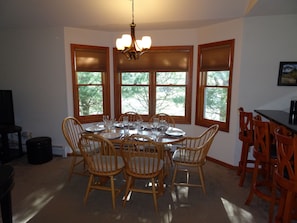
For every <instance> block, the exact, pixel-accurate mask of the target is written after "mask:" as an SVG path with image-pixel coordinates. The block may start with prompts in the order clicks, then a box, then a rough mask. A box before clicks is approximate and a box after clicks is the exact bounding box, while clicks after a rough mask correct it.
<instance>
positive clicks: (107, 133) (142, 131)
mask: <svg viewBox="0 0 297 223" xmlns="http://www.w3.org/2000/svg"><path fill="white" fill-rule="evenodd" d="M85 130H86V132H91V133H94V134H99V135H101V136H103V137H104V138H106V139H108V140H110V141H111V142H112V143H113V145H114V146H115V148H116V149H118V148H120V145H121V143H122V140H123V139H124V137H125V136H127V135H132V134H139V135H145V136H148V137H149V138H151V139H152V140H154V141H155V142H157V143H159V144H160V145H162V148H163V149H164V161H165V166H164V174H163V179H162V183H161V184H159V192H160V194H162V193H163V192H164V187H166V185H165V183H164V178H165V177H166V176H168V175H169V169H170V165H171V163H170V162H171V159H170V157H168V156H171V148H172V147H173V145H176V144H178V143H179V142H180V141H182V140H183V139H184V137H185V136H186V132H185V131H183V130H182V129H180V128H176V127H173V126H168V128H167V129H166V130H165V131H164V130H163V131H162V130H161V128H153V127H152V125H151V124H150V123H142V124H141V125H140V126H137V125H135V123H129V125H128V126H124V125H123V123H122V122H115V123H114V124H113V126H112V127H111V128H107V126H106V125H105V124H104V123H101V122H100V123H96V124H94V125H91V126H89V127H87V128H86V129H85ZM166 156H167V157H166Z"/></svg>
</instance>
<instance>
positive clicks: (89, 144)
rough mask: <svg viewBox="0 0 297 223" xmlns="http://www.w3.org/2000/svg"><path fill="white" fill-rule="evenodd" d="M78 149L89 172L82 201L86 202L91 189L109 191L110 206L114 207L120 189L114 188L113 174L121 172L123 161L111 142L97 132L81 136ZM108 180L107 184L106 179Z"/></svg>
mask: <svg viewBox="0 0 297 223" xmlns="http://www.w3.org/2000/svg"><path fill="white" fill-rule="evenodd" d="M80 149H81V151H82V154H83V156H84V159H85V160H86V162H87V164H88V170H89V173H90V177H89V182H88V186H87V189H86V193H85V197H84V203H85V204H86V202H87V199H88V196H89V193H90V191H91V190H106V191H111V197H112V207H113V208H115V207H116V200H115V199H116V195H117V194H118V193H119V192H120V191H121V190H120V189H117V188H115V184H114V179H115V176H116V175H118V174H119V173H121V172H122V170H123V168H124V161H123V159H122V157H121V156H118V155H117V152H116V150H115V148H114V146H113V144H112V143H111V142H110V141H109V140H108V139H105V138H103V137H102V136H100V135H99V134H92V133H87V134H84V135H83V136H82V140H81V141H80ZM108 179H109V180H110V184H108V182H107V180H108Z"/></svg>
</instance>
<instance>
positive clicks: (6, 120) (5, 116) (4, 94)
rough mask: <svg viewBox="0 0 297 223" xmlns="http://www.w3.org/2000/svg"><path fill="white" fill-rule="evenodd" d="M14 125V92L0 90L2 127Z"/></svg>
mask: <svg viewBox="0 0 297 223" xmlns="http://www.w3.org/2000/svg"><path fill="white" fill-rule="evenodd" d="M14 124H15V123H14V110H13V98H12V91H11V90H0V125H14Z"/></svg>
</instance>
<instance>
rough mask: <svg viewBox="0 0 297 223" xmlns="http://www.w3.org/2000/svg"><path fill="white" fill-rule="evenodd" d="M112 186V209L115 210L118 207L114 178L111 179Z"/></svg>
mask: <svg viewBox="0 0 297 223" xmlns="http://www.w3.org/2000/svg"><path fill="white" fill-rule="evenodd" d="M110 186H111V199H112V208H113V209H115V207H116V194H115V187H114V179H113V176H111V177H110Z"/></svg>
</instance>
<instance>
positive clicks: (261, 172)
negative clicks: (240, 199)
mask: <svg viewBox="0 0 297 223" xmlns="http://www.w3.org/2000/svg"><path fill="white" fill-rule="evenodd" d="M253 126H254V150H253V156H254V158H255V166H254V169H253V176H252V182H251V188H250V192H249V195H248V198H247V200H246V202H245V204H246V205H249V204H250V202H251V201H252V199H253V196H254V195H256V196H257V197H259V198H261V199H263V200H266V201H268V202H269V203H272V202H273V193H272V191H273V174H272V173H273V171H274V168H275V165H276V147H275V145H273V144H272V143H271V142H272V140H273V139H272V138H273V136H272V135H271V134H270V127H269V122H265V121H262V120H261V116H259V115H257V116H256V117H254V119H253ZM272 215H273V209H272V208H271V209H270V210H269V222H271V221H272V219H271V217H272Z"/></svg>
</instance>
